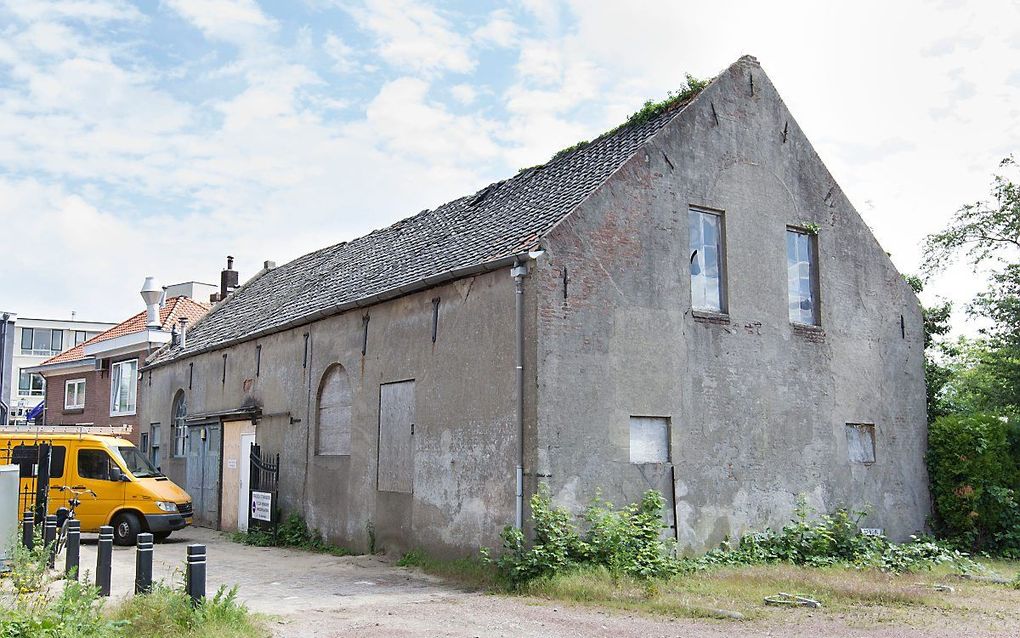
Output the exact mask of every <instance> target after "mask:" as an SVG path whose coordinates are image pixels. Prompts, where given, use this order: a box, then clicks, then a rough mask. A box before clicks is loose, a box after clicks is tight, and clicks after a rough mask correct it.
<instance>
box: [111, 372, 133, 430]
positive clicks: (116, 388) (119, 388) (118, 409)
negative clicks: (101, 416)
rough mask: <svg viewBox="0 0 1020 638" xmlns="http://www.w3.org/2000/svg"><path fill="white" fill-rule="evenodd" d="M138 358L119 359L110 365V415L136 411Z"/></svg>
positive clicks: (121, 414)
mask: <svg viewBox="0 0 1020 638" xmlns="http://www.w3.org/2000/svg"><path fill="white" fill-rule="evenodd" d="M137 391H138V359H131V360H130V361H118V362H117V363H115V364H113V365H112V366H111V367H110V416H124V415H128V414H134V413H135V398H136V395H137Z"/></svg>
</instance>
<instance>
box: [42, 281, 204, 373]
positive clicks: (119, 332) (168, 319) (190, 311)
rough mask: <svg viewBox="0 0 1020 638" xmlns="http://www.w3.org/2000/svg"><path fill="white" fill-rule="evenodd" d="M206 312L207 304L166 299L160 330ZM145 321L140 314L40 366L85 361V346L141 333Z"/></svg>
mask: <svg viewBox="0 0 1020 638" xmlns="http://www.w3.org/2000/svg"><path fill="white" fill-rule="evenodd" d="M207 312H209V305H208V304H203V303H199V302H197V301H194V300H192V299H190V298H188V297H173V298H171V299H167V300H166V303H165V304H164V305H163V307H162V308H160V311H159V323H160V328H161V329H162V330H171V329H172V328H173V327H174V326H175V325H176V324H177V323H178V322H179V321H180V319H181V317H187V318H188V321H189V322H190V323H195V322H197V321H198V320H199V319H200V318H201V317H202V316H203V315H205V313H207ZM145 319H146V313H145V312H140V313H138V314H137V315H135V316H133V317H131V318H130V319H128V320H127V321H122V322H121V323H118V324H117V325H116V326H114V327H112V328H110V329H109V330H107V331H106V332H100V333H99V334H97V335H96V336H94V337H92V338H91V339H89V340H88V341H85V342H83V343H79V344H78V345H76V346H75V347H73V348H71V349H69V350H65V351H64V352H61V353H60V354H58V355H56V356H55V357H50V358H49V359H47V360H46V361H44V362H43V363H42V365H47V364H50V363H69V362H72V361H80V360H81V359H85V358H86V357H85V346H87V345H89V344H93V343H99V342H100V341H108V340H110V339H116V338H117V337H121V336H124V335H128V334H134V333H136V332H141V331H142V330H144V329H145Z"/></svg>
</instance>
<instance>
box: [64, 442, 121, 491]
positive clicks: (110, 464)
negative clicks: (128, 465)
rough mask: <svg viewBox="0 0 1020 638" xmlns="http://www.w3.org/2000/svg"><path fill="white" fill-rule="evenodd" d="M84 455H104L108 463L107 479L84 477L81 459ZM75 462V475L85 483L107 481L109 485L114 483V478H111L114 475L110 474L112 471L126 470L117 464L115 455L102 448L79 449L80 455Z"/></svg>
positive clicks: (76, 456) (77, 455) (78, 454)
mask: <svg viewBox="0 0 1020 638" xmlns="http://www.w3.org/2000/svg"><path fill="white" fill-rule="evenodd" d="M83 453H98V454H102V455H105V456H106V463H107V464H106V471H107V474H106V477H105V478H104V477H99V476H84V475H83V474H82V472H81V457H82V454H83ZM74 461H75V467H74V471H75V474H77V476H78V478H80V479H82V480H84V481H106V482H108V483H113V482H114V480H113V479H112V478H110V476H111V474H112V473H111V472H110V470H112V469H113V468H117V469H119V470H120V471H121V472H123V471H124V469H123V468H122V467H120V465H119V464H118V463H117V461H115V460H114V458H113V455H112V454H110V452H109V451H107V450H106V449H104V448H101V447H83V448H79V449H78V453H77V454H76V455H75V458H74Z"/></svg>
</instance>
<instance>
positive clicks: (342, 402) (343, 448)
mask: <svg viewBox="0 0 1020 638" xmlns="http://www.w3.org/2000/svg"><path fill="white" fill-rule="evenodd" d="M334 375H335V376H336V382H337V383H339V384H341V386H340V387H341V389H342V390H343V391H344V392H341V393H340V394H341V396H336V397H333V396H330V397H327V398H329V399H337V400H338V402H337V403H336V404H333V403H328V404H323V398H324V397H323V393H324V392H325V390H326V388H327V385H328V384H329V383H330V381H331V379H332V377H333V376H334ZM344 408H346V410H347V426H346V432H344V430H343V429H342V428H343V424H342V423H341V422H339V421H338V422H337V423H336V424H335V427H337V428H338V429H339V433H338V437H339V443H338V445H337V447H336V448H335V449H332V448H330V449H324V446H323V441H322V434H323V416H324V413H325V414H326V415H327V416H328V415H330V413H331V412H332V411H334V410H336V411H337V413H336V415H339V414H341V412H340V411H341V410H342V409H344ZM353 412H354V390H353V388H352V387H351V381H350V375H349V374H348V373H347V368H345V367H344V366H343V365H342V364H340V363H333V364H331V365H329V366H328V367H327V368H326V370H325V372H323V373H322V377H321V378H320V379H319V390H318V392H317V393H316V395H315V456H336V457H343V456H351V451H352V448H353V446H354V441H353V436H354V423H353V417H354V414H353ZM330 425H333V424H330Z"/></svg>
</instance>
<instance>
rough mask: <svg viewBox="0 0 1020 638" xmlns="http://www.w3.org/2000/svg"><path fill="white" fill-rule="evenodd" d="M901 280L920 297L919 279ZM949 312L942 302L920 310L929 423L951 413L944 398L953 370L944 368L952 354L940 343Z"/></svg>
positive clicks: (950, 307)
mask: <svg viewBox="0 0 1020 638" xmlns="http://www.w3.org/2000/svg"><path fill="white" fill-rule="evenodd" d="M903 278H904V279H906V280H907V283H908V284H910V287H911V288H913V289H914V293H915V294H918V295H919V294H921V291H922V290H923V289H924V282H922V280H921V278H920V277H918V276H916V275H904V277H903ZM952 311H953V304H952V302H949V301H944V300H940V302H939V303H938V304H936V305H933V306H921V314H922V317H923V323H924V382H925V386H926V388H927V392H928V396H927V403H928V420H929V422H930V421H934V420H935V419H937V418H938V417H940V416H945V415H947V414H950V413H952V411H953V410H952V409H951V408H950V404H949V403H948V402H947V401H946V400H945V398H944V393H945V387H946V386H947V384H948V383H949V382H950V380H951V378H952V375H953V370H952V368H951V367H950V366H948V365H946V364H945V360H946V359H948V358H951V356H950V355H951V351H950V350H948V349H947V348H948V346H947V345H946V344H945V343H943V339H944V338H945V336H946V335H947V334H949V329H950V325H949V316H950V314H952Z"/></svg>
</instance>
